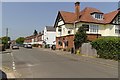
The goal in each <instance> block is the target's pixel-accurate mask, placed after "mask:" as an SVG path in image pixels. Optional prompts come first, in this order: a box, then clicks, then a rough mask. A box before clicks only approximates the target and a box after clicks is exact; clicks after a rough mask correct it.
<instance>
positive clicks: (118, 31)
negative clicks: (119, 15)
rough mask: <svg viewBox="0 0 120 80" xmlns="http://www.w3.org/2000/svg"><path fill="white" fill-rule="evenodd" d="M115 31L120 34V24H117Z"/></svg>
mask: <svg viewBox="0 0 120 80" xmlns="http://www.w3.org/2000/svg"><path fill="white" fill-rule="evenodd" d="M115 33H116V34H120V26H115Z"/></svg>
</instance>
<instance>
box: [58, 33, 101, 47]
mask: <svg viewBox="0 0 120 80" xmlns="http://www.w3.org/2000/svg"><path fill="white" fill-rule="evenodd" d="M100 36H101V35H100V34H98V35H97V34H87V39H88V40H89V41H93V40H95V39H97V37H100ZM65 40H66V41H68V46H66V47H65V46H64V41H65ZM59 41H61V42H62V44H63V45H62V46H60V45H59V44H58V42H59ZM72 47H74V35H67V36H62V37H56V48H57V49H59V48H61V49H63V48H64V49H67V48H69V49H71V48H72Z"/></svg>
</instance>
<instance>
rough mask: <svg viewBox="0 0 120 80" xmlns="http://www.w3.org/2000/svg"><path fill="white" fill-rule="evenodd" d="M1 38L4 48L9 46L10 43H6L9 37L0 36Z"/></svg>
mask: <svg viewBox="0 0 120 80" xmlns="http://www.w3.org/2000/svg"><path fill="white" fill-rule="evenodd" d="M1 40H2V44H3V45H4V46H5V48H9V47H10V43H8V41H10V37H7V36H4V37H2V38H1Z"/></svg>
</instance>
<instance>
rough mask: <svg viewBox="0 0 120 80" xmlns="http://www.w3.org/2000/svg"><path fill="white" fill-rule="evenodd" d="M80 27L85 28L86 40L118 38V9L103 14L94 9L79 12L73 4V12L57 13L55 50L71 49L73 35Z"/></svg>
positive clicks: (119, 11)
mask: <svg viewBox="0 0 120 80" xmlns="http://www.w3.org/2000/svg"><path fill="white" fill-rule="evenodd" d="M80 26H84V27H86V28H87V31H86V33H87V39H88V40H90V41H92V40H95V39H97V38H98V37H100V36H120V33H119V32H120V28H119V27H120V8H119V9H118V10H115V11H112V12H109V13H103V12H101V11H100V10H98V9H96V8H91V7H86V8H85V9H83V10H80V3H79V2H76V3H75V12H66V11H59V12H58V15H57V18H56V21H55V24H54V27H55V28H56V48H70V49H71V48H72V47H73V46H74V34H75V33H76V32H77V30H78V28H79V27H80Z"/></svg>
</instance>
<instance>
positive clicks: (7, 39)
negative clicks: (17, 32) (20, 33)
mask: <svg viewBox="0 0 120 80" xmlns="http://www.w3.org/2000/svg"><path fill="white" fill-rule="evenodd" d="M6 38H7V44H6V48H7V47H8V28H6Z"/></svg>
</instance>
